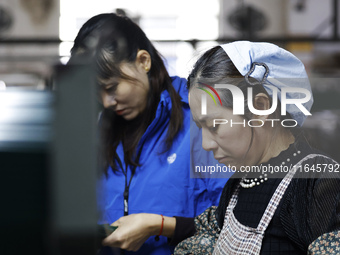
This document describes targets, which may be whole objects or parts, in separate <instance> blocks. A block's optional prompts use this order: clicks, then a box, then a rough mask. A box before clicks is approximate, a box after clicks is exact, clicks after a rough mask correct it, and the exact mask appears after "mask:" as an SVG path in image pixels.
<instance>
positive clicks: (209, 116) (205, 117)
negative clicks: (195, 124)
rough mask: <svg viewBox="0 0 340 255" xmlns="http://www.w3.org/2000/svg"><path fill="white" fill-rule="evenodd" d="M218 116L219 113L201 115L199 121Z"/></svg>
mask: <svg viewBox="0 0 340 255" xmlns="http://www.w3.org/2000/svg"><path fill="white" fill-rule="evenodd" d="M217 116H218V114H216V113H215V114H209V115H201V116H200V117H199V118H198V121H201V122H202V121H206V120H207V119H213V118H215V117H217ZM194 120H195V118H194Z"/></svg>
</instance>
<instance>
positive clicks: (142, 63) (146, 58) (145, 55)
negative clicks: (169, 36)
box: [136, 50, 151, 73]
mask: <svg viewBox="0 0 340 255" xmlns="http://www.w3.org/2000/svg"><path fill="white" fill-rule="evenodd" d="M136 66H137V68H138V69H140V70H141V71H142V70H144V71H145V72H146V73H148V72H149V71H150V69H151V56H150V54H149V52H147V51H146V50H139V51H138V52H137V56H136Z"/></svg>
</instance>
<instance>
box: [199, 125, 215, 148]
mask: <svg viewBox="0 0 340 255" xmlns="http://www.w3.org/2000/svg"><path fill="white" fill-rule="evenodd" d="M202 147H203V149H205V150H206V151H214V150H216V149H217V143H216V141H215V140H214V139H213V137H212V135H211V133H210V132H209V131H208V130H206V129H205V128H202Z"/></svg>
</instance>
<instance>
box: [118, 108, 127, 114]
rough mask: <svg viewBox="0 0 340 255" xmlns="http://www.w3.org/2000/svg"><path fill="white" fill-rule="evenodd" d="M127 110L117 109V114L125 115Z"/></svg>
mask: <svg viewBox="0 0 340 255" xmlns="http://www.w3.org/2000/svg"><path fill="white" fill-rule="evenodd" d="M125 111H126V109H122V110H116V114H117V115H123V114H124V112H125Z"/></svg>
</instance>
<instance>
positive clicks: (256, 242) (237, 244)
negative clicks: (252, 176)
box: [213, 168, 295, 255]
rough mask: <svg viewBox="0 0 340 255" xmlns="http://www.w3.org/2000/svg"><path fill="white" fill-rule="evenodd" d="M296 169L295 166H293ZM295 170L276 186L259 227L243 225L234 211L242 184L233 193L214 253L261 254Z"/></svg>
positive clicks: (228, 254)
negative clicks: (264, 238)
mask: <svg viewBox="0 0 340 255" xmlns="http://www.w3.org/2000/svg"><path fill="white" fill-rule="evenodd" d="M293 169H294V168H293ZM294 174H295V171H291V172H289V173H288V174H287V175H286V176H285V178H284V179H283V180H282V181H281V182H280V184H279V186H278V187H277V188H276V190H275V193H274V195H273V196H272V198H271V199H270V202H269V204H268V206H267V208H266V210H265V212H264V214H263V216H262V218H261V220H260V223H259V225H258V226H257V228H251V227H247V226H244V225H242V224H241V223H240V222H239V221H238V220H237V219H236V218H235V215H234V213H233V209H234V208H235V206H236V203H237V198H238V192H239V189H240V185H238V187H237V188H236V190H235V192H234V193H233V195H232V197H231V199H230V202H229V204H228V207H227V210H226V214H225V218H224V223H223V228H222V231H221V233H220V235H219V238H218V240H217V242H216V246H215V249H214V253H213V255H220V254H224V255H250V254H251V255H255V254H260V251H261V246H262V239H263V236H264V232H265V231H266V229H267V227H268V225H269V223H270V221H271V219H272V218H273V215H274V213H275V211H276V208H277V206H278V205H279V203H280V201H281V199H282V197H283V195H284V193H285V191H286V189H287V187H288V185H289V183H290V181H291V180H292V178H293V176H294Z"/></svg>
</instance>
